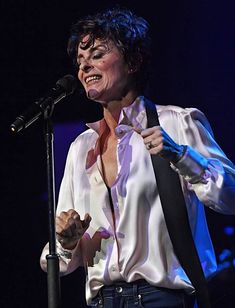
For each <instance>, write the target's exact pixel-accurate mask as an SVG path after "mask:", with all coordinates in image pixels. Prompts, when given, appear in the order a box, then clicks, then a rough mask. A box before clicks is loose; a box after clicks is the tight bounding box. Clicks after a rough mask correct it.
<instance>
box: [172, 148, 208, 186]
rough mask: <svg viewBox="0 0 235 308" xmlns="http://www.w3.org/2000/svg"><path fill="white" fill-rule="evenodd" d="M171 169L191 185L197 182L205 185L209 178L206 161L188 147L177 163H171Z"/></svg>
mask: <svg viewBox="0 0 235 308" xmlns="http://www.w3.org/2000/svg"><path fill="white" fill-rule="evenodd" d="M171 167H172V169H173V170H175V171H176V172H178V173H179V174H180V175H182V176H183V177H184V178H185V180H186V181H188V182H189V183H191V184H196V183H199V182H201V183H205V184H206V183H207V179H208V177H209V176H210V171H209V170H208V160H207V159H206V158H205V157H204V156H202V155H201V154H200V153H198V152H196V151H195V150H194V149H193V148H191V147H190V146H187V148H186V151H185V153H184V155H183V156H182V157H181V159H180V160H179V161H178V162H177V163H175V164H173V163H171Z"/></svg>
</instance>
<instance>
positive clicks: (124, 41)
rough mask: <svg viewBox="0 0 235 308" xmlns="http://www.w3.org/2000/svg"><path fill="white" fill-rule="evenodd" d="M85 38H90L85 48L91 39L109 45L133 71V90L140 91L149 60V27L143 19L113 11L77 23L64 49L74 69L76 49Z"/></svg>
mask: <svg viewBox="0 0 235 308" xmlns="http://www.w3.org/2000/svg"><path fill="white" fill-rule="evenodd" d="M86 35H89V36H90V39H89V41H88V42H87V44H86V46H85V47H87V48H88V47H89V46H91V45H92V44H93V43H94V40H95V39H101V40H104V41H105V40H111V41H113V42H114V44H115V45H116V47H117V48H118V49H119V51H120V52H121V53H122V54H123V56H124V60H125V61H126V63H127V64H128V66H129V67H130V68H135V70H136V72H135V77H136V86H137V89H139V90H140V91H142V90H144V88H145V86H146V84H147V81H148V76H149V67H150V57H151V38H150V34H149V24H148V22H147V21H146V20H145V19H144V18H142V17H138V16H136V15H135V14H134V13H133V12H131V11H130V10H128V9H123V8H122V9H121V8H113V9H108V10H106V11H104V12H101V13H97V14H94V15H88V16H87V17H84V18H81V19H79V20H78V22H77V23H75V24H74V25H73V26H72V28H71V35H70V38H69V41H68V49H67V50H68V54H69V56H71V58H72V60H73V63H74V64H75V65H76V63H77V50H78V45H79V43H80V42H81V41H82V39H83V38H84V37H85V36H86Z"/></svg>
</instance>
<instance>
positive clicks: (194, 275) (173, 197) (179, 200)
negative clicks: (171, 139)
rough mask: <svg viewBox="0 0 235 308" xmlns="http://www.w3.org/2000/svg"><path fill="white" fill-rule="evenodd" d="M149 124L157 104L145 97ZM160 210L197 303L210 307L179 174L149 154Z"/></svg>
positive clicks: (155, 119) (154, 122)
mask: <svg viewBox="0 0 235 308" xmlns="http://www.w3.org/2000/svg"><path fill="white" fill-rule="evenodd" d="M145 107H146V113H147V121H148V127H153V126H156V125H159V120H158V114H157V111H156V105H155V104H154V103H152V102H151V101H149V100H145ZM151 159H152V163H153V168H154V173H155V177H156V181H157V186H158V191H159V196H160V200H161V204H162V208H163V213H164V217H165V221H166V225H167V229H168V232H169V236H170V239H171V241H172V245H173V248H174V251H175V254H176V256H177V258H178V260H179V262H180V264H181V266H182V267H183V269H184V271H185V273H186V274H187V276H188V278H189V279H190V281H191V283H192V285H193V286H194V288H195V290H196V298H197V304H198V307H200V308H209V307H211V306H210V301H209V294H208V289H207V282H206V279H205V276H204V273H203V270H202V267H201V263H200V259H199V256H198V253H197V250H196V247H195V243H194V240H193V236H192V231H191V228H190V224H189V220H188V213H187V209H186V205H185V200H184V195H183V192H182V187H181V184H180V180H179V176H178V174H177V173H176V172H175V171H174V170H172V168H171V167H170V164H169V162H168V161H167V160H165V159H163V158H162V157H160V156H159V155H151Z"/></svg>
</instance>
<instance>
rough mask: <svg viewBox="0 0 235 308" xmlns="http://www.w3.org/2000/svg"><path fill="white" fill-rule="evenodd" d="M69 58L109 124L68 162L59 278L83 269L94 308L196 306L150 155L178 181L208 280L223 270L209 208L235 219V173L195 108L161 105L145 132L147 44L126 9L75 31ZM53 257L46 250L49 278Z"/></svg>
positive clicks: (97, 128)
mask: <svg viewBox="0 0 235 308" xmlns="http://www.w3.org/2000/svg"><path fill="white" fill-rule="evenodd" d="M68 51H69V54H70V55H71V56H72V58H73V60H74V62H76V65H77V71H78V79H79V80H80V82H81V83H82V85H83V87H84V89H85V92H86V94H87V97H88V98H90V99H91V100H94V101H96V102H99V103H100V104H101V105H102V106H103V115H104V117H103V119H102V120H100V121H98V122H95V123H90V124H88V126H89V129H88V130H87V131H85V132H84V133H82V134H81V135H80V136H78V137H77V138H76V140H75V141H74V142H73V143H72V144H71V147H70V150H69V153H68V157H67V162H66V167H65V172H64V177H63V181H62V184H61V188H60V194H59V201H58V206H57V217H56V235H57V248H58V253H59V255H60V271H61V274H62V275H63V274H64V275H65V274H68V273H70V272H72V271H74V270H75V269H76V268H77V267H78V266H85V267H86V270H87V283H86V299H87V303H88V305H92V306H100V307H109V308H110V307H136V306H139V307H151V308H152V307H168V308H169V307H192V306H193V302H194V298H193V295H192V294H193V292H194V287H193V286H192V283H191V282H190V280H189V278H188V277H187V276H186V274H185V272H184V270H183V268H182V266H181V264H180V262H179V260H178V258H177V256H176V255H175V253H174V249H173V246H172V243H171V240H170V237H169V234H168V229H167V227H166V222H165V218H164V214H163V211H162V206H161V201H160V198H159V192H158V187H157V185H156V179H155V176H154V170H153V165H152V162H151V155H158V156H161V157H162V158H164V159H165V160H166V161H168V162H169V164H170V165H171V167H172V169H173V170H174V172H176V173H178V174H179V176H180V182H181V187H182V190H183V194H184V199H185V202H186V207H187V211H188V217H189V222H190V226H191V229H192V233H193V237H194V241H195V244H196V246H197V249H198V254H199V257H200V260H201V263H202V264H203V270H204V274H205V275H206V276H208V275H209V274H211V273H213V272H215V271H216V261H215V255H214V251H213V246H212V243H211V240H210V236H209V233H208V230H207V224H206V219H205V213H204V205H206V206H208V207H210V208H212V209H213V210H215V211H218V212H221V213H230V214H234V213H235V207H234V204H235V202H234V201H235V194H234V184H235V182H234V171H235V169H234V165H233V164H232V162H230V161H229V160H228V158H227V157H226V156H225V154H224V153H223V152H222V151H221V149H220V148H219V146H218V145H217V144H216V142H215V140H214V139H213V133H212V131H211V128H210V125H209V123H208V121H207V120H206V118H205V116H204V115H203V114H202V113H201V112H200V111H199V110H197V109H195V108H186V109H183V108H180V107H177V106H160V105H156V107H155V108H156V110H157V114H158V117H159V122H160V125H156V126H153V127H147V116H146V102H147V101H148V100H147V99H146V98H145V97H144V96H143V93H144V88H145V86H146V83H147V76H148V68H149V64H150V37H149V25H148V23H147V22H146V21H145V20H144V19H143V18H141V17H138V16H136V15H134V14H133V13H132V12H130V11H127V10H120V9H113V10H108V11H106V12H103V13H99V14H96V15H94V16H87V17H85V18H84V19H81V20H79V21H78V22H77V23H76V24H75V25H74V26H73V28H72V33H71V37H70V40H69V45H68ZM203 204H204V205H203ZM47 254H48V245H46V246H45V248H44V250H43V253H42V256H41V266H42V268H43V269H44V270H46V255H47Z"/></svg>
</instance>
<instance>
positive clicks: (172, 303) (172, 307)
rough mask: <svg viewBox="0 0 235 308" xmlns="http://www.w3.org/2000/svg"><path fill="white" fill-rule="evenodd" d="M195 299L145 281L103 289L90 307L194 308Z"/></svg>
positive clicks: (180, 291) (181, 292) (117, 284)
mask: <svg viewBox="0 0 235 308" xmlns="http://www.w3.org/2000/svg"><path fill="white" fill-rule="evenodd" d="M194 302H195V298H194V296H193V295H187V294H186V293H185V292H184V291H183V290H171V289H166V288H157V287H154V286H151V285H150V284H148V283H147V282H146V281H144V280H138V281H136V282H134V283H126V282H119V283H115V285H112V286H105V287H103V288H102V289H101V290H100V292H99V293H98V295H97V296H96V297H95V298H94V299H93V301H92V303H91V306H90V307H97V308H134V307H135V308H136V307H144V308H193V306H194Z"/></svg>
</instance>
